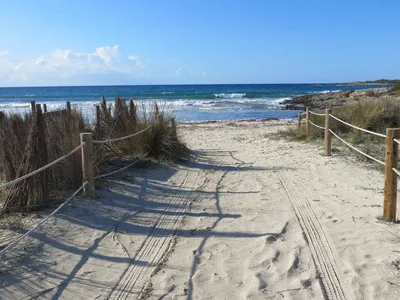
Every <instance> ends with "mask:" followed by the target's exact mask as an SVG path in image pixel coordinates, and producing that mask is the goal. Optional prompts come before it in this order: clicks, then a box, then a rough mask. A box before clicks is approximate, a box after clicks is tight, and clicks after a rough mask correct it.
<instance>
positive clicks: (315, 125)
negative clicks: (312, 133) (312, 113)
mask: <svg viewBox="0 0 400 300" xmlns="http://www.w3.org/2000/svg"><path fill="white" fill-rule="evenodd" d="M308 122H310V124H311V125H313V126H314V127H317V128H319V129H322V130H325V127H322V126H319V125H317V124H315V123H313V122H311V121H310V120H308Z"/></svg>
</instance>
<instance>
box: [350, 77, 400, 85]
mask: <svg viewBox="0 0 400 300" xmlns="http://www.w3.org/2000/svg"><path fill="white" fill-rule="evenodd" d="M399 82H400V79H378V80H374V81H354V82H344V83H342V85H346V86H347V85H349V86H352V85H357V86H371V85H375V86H376V85H382V86H388V85H389V86H393V85H395V84H397V83H399Z"/></svg>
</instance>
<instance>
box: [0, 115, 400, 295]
mask: <svg viewBox="0 0 400 300" xmlns="http://www.w3.org/2000/svg"><path fill="white" fill-rule="evenodd" d="M285 126H288V124H287V122H283V121H269V122H237V123H210V124H196V125H193V124H191V125H181V126H180V133H181V134H182V136H183V138H184V140H185V141H186V142H187V143H188V145H189V146H190V148H192V149H194V151H195V153H196V159H195V160H194V161H193V162H190V163H183V164H179V165H176V166H156V165H154V166H150V167H149V166H147V167H146V168H136V169H134V170H131V171H130V172H127V173H123V174H121V175H117V176H115V177H113V178H111V179H110V180H108V181H106V182H103V183H102V188H101V189H99V195H100V198H99V199H98V200H96V201H88V200H79V201H77V202H75V204H74V205H72V206H69V207H68V208H67V209H66V210H64V211H62V213H61V214H60V215H59V216H58V217H57V218H55V219H52V220H51V222H49V223H48V224H47V225H45V226H44V227H43V228H42V229H40V230H39V231H38V232H37V233H35V234H33V235H32V237H31V239H29V240H28V241H27V242H26V243H23V244H21V246H19V247H18V248H17V249H15V250H14V251H12V252H11V253H8V254H7V258H8V259H9V260H7V261H6V262H3V264H2V265H1V267H0V298H1V299H24V297H25V298H26V299H32V298H33V299H35V298H41V299H137V298H147V299H398V296H397V295H398V293H399V292H400V290H399V287H397V286H396V284H399V282H400V280H399V279H398V277H397V276H399V275H400V274H399V271H398V269H397V268H398V267H399V263H397V262H396V260H397V259H398V252H396V251H398V248H399V247H398V244H397V245H396V244H395V243H394V238H393V236H392V235H391V234H390V233H391V232H393V231H395V230H396V229H397V228H398V225H394V226H389V225H387V224H383V223H379V222H378V221H377V219H376V217H377V216H379V215H381V214H382V201H383V195H382V186H383V175H382V174H381V173H380V172H378V171H376V170H374V169H373V168H371V167H368V166H365V165H361V164H359V163H357V162H355V161H354V160H353V159H351V158H348V159H346V158H345V157H344V156H343V155H344V154H343V153H342V152H338V153H335V155H334V156H333V157H324V156H322V155H321V153H322V151H321V150H322V147H321V146H322V145H317V144H305V143H297V142H287V141H285V140H282V139H277V138H276V133H277V131H278V130H280V129H283V128H284V127H285ZM38 217H41V216H33V217H32V218H33V219H32V218H27V219H25V221H26V222H27V221H31V222H34V221H35V218H38ZM182 221H183V222H182ZM5 236H7V232H6V231H5V230H3V231H2V237H5ZM2 240H3V239H2ZM2 240H0V242H1V241H2ZM4 240H5V239H4ZM30 243H31V244H30ZM396 249H397V250H396ZM19 255H22V256H19ZM15 256H18V257H17V258H13V257H15ZM11 258H13V259H11Z"/></svg>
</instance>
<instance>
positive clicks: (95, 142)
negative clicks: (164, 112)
mask: <svg viewBox="0 0 400 300" xmlns="http://www.w3.org/2000/svg"><path fill="white" fill-rule="evenodd" d="M151 127H152V125H150V126H148V127H147V128H145V129H143V130H141V131H138V132H135V133H134V134H131V135H127V136H123V137H120V138H116V139H111V140H93V144H105V143H112V142H117V141H122V140H125V139H129V138H131V137H134V136H136V135H138V134H141V133H142V132H145V131H146V130H147V129H149V128H151Z"/></svg>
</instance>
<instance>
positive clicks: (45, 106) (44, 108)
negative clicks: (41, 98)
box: [43, 103, 47, 113]
mask: <svg viewBox="0 0 400 300" xmlns="http://www.w3.org/2000/svg"><path fill="white" fill-rule="evenodd" d="M43 112H45V113H46V112H47V104H46V103H44V104H43Z"/></svg>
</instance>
